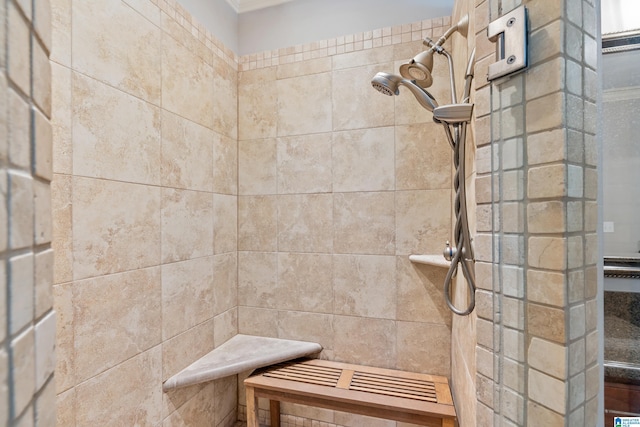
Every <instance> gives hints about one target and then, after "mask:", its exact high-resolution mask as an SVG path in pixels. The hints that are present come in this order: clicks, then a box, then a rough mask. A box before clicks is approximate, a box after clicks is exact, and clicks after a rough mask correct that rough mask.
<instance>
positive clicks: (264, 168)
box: [238, 139, 278, 195]
mask: <svg viewBox="0 0 640 427" xmlns="http://www.w3.org/2000/svg"><path fill="white" fill-rule="evenodd" d="M277 174H278V173H277V141H276V140H275V139H262V140H251V141H240V142H239V143H238V191H239V193H240V194H241V195H259V194H276V192H277V182H278V181H277Z"/></svg>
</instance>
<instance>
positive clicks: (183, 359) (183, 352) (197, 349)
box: [162, 313, 214, 381]
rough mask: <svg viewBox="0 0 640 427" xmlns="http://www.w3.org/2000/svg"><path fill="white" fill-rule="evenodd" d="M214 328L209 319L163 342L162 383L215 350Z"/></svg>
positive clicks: (211, 319) (211, 320) (212, 322)
mask: <svg viewBox="0 0 640 427" xmlns="http://www.w3.org/2000/svg"><path fill="white" fill-rule="evenodd" d="M167 314H169V315H170V313H167ZM213 327H214V320H213V318H209V319H207V320H205V321H203V322H202V323H198V324H196V325H194V326H193V327H192V328H189V329H186V330H185V331H184V332H181V333H179V334H178V335H176V336H173V337H171V338H168V337H167V338H166V339H165V340H164V341H163V342H162V381H166V380H167V379H169V378H170V377H171V376H173V375H175V374H177V373H178V372H180V371H181V370H183V369H184V368H186V367H187V366H189V365H191V364H192V363H193V362H195V361H196V360H198V359H199V358H201V357H202V356H204V355H205V354H207V353H209V352H210V351H211V350H213V331H214V329H213Z"/></svg>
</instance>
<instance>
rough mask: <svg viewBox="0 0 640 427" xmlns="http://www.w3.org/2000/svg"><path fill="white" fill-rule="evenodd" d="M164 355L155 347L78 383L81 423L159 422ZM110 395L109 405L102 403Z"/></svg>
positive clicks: (156, 423) (132, 423)
mask: <svg viewBox="0 0 640 427" xmlns="http://www.w3.org/2000/svg"><path fill="white" fill-rule="evenodd" d="M161 363H162V354H161V351H160V347H154V348H152V349H150V350H148V351H145V352H144V353H142V354H139V355H137V356H135V357H133V358H131V359H129V360H127V361H126V362H124V363H121V364H119V365H118V366H116V367H114V368H113V369H110V370H108V371H106V372H104V373H102V374H101V375H98V376H96V377H94V378H91V379H90V380H88V381H86V382H84V383H82V384H80V385H78V387H77V393H78V396H82V398H78V399H77V410H76V411H77V412H76V424H77V425H103V426H114V427H115V426H121V425H136V424H137V425H141V426H142V425H158V424H159V423H160V421H161V416H162V412H161V408H162V367H161ZM105 396H110V403H109V404H108V405H105V404H102V402H103V401H104V397H105Z"/></svg>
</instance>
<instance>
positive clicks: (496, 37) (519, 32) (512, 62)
mask: <svg viewBox="0 0 640 427" xmlns="http://www.w3.org/2000/svg"><path fill="white" fill-rule="evenodd" d="M527 19H528V12H527V8H526V7H525V6H520V7H518V8H516V9H514V10H512V11H511V12H509V13H507V14H506V15H504V16H502V17H500V18H498V19H496V20H495V21H493V22H491V23H490V24H489V27H488V28H487V36H488V37H489V40H490V41H492V42H494V43H496V42H497V50H498V62H495V63H493V64H491V65H489V72H488V73H487V80H489V81H491V80H495V79H497V78H499V77H504V76H507V75H509V74H513V73H516V72H518V71H520V70H523V69H525V68H527V65H528V61H529V58H528V55H527V45H528V34H529V25H528V22H527Z"/></svg>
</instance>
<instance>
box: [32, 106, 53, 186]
mask: <svg viewBox="0 0 640 427" xmlns="http://www.w3.org/2000/svg"><path fill="white" fill-rule="evenodd" d="M33 129H34V137H35V144H34V145H35V146H34V148H33V168H34V173H35V175H37V176H39V177H40V178H43V179H45V180H47V181H51V179H52V178H53V133H52V129H51V123H50V122H49V120H48V119H47V118H46V117H45V116H44V115H42V113H41V112H40V111H39V110H37V109H35V108H34V109H33Z"/></svg>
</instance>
